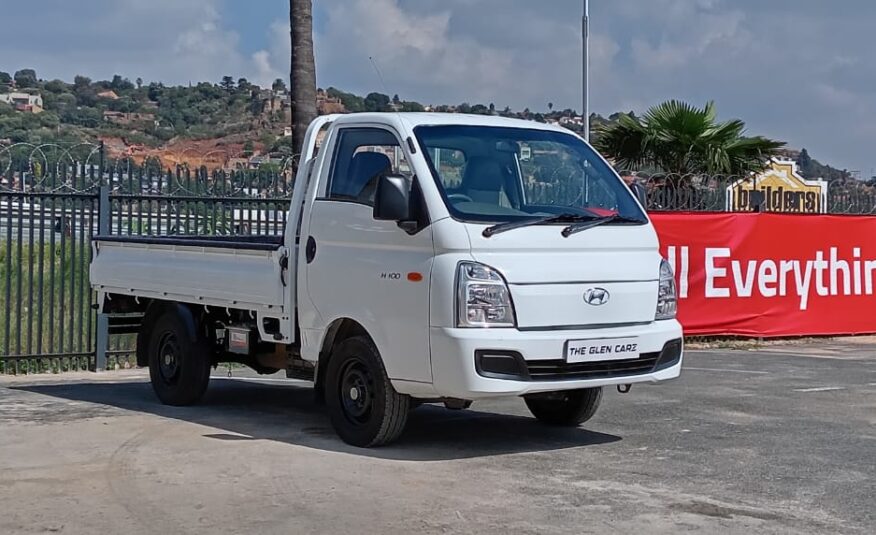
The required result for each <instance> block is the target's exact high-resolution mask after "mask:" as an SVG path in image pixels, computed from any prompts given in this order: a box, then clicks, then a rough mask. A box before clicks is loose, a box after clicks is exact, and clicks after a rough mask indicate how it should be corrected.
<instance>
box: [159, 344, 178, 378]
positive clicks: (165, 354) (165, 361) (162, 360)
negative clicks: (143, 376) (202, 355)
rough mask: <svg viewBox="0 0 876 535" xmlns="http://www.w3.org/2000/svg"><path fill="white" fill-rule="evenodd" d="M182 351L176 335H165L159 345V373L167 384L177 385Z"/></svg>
mask: <svg viewBox="0 0 876 535" xmlns="http://www.w3.org/2000/svg"><path fill="white" fill-rule="evenodd" d="M180 357H181V355H180V349H179V344H178V343H177V339H176V335H175V334H174V333H172V332H168V333H164V334H163V335H161V339H160V340H159V343H158V373H159V375H161V379H162V380H163V381H164V382H165V383H167V384H174V383H176V381H177V379H178V377H179V371H180V364H181V363H180Z"/></svg>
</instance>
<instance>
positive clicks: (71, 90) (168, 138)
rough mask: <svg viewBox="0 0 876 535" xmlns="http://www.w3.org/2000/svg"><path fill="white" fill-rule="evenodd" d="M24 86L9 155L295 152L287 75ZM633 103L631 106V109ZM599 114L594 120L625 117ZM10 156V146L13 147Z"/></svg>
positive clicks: (225, 156)
mask: <svg viewBox="0 0 876 535" xmlns="http://www.w3.org/2000/svg"><path fill="white" fill-rule="evenodd" d="M16 94H17V95H18V97H17V99H15V100H13V99H11V98H10V99H8V100H11V102H10V103H6V102H3V101H0V159H2V153H3V147H4V146H6V147H9V146H11V145H15V144H19V143H26V144H30V145H40V144H45V143H77V142H92V143H94V142H97V141H103V142H104V143H105V146H106V148H107V153H108V155H109V156H110V157H111V158H123V157H128V158H132V159H134V160H135V161H142V160H144V159H146V158H150V157H153V158H158V159H160V160H161V162H162V163H164V164H168V165H169V164H175V163H182V162H186V163H189V164H193V165H207V166H208V167H227V166H229V165H231V164H234V165H241V159H242V158H243V159H244V160H243V163H246V160H245V159H246V158H251V157H253V156H257V155H263V156H266V157H267V158H265V157H262V158H261V159H260V160H259V162H265V161H267V162H271V161H273V162H278V163H279V162H282V161H284V160H285V159H287V158H288V157H290V156H292V154H293V149H292V146H291V143H290V139H291V138H290V137H288V136H289V134H290V133H291V132H290V130H289V128H288V125H289V124H290V123H291V113H290V112H291V107H290V98H289V93H288V91H287V88H286V84H285V82H283V80H279V79H278V80H276V81H275V82H274V83H273V84H272V87H270V88H262V87H259V86H258V85H256V84H252V83H250V82H249V81H247V80H246V79H244V78H240V79H238V80H234V78H232V77H231V76H225V77H224V78H223V79H222V80H220V81H219V82H218V83H211V82H200V83H198V84H196V85H190V86H166V85H164V84H161V83H155V82H153V83H150V84H148V85H147V84H144V82H143V81H142V80H141V79H139V78H138V79H137V80H135V81H134V82H131V81H130V80H128V79H127V78H123V77H121V76H119V75H116V76H114V77H113V78H112V79H111V80H100V81H93V80H91V79H89V78H87V77H84V76H76V77H75V78H74V80H73V82H72V83H67V82H64V81H62V80H50V81H47V80H42V79H39V78H38V76H37V73H36V72H34V71H33V70H31V69H22V70H20V71H17V72H15V74H14V76H13V75H10V74H9V73H6V72H2V71H0V99H2V98H3V95H11V96H13V97H14V96H15V95H16ZM318 107H319V110H320V112H321V113H343V112H361V111H424V110H428V111H436V112H459V113H474V114H484V115H502V116H506V117H517V118H522V119H529V120H534V121H539V122H553V123H557V124H561V125H563V126H565V127H567V128H570V129H572V130H576V131H580V130H581V129H582V127H583V121H582V118H581V116H580V115H578V114H577V113H576V112H575V111H574V110H571V109H565V110H555V109H553V105H552V104H549V105H548V111H547V112H533V111H530V110H529V109H525V110H523V111H514V110H511V109H510V108H504V109H502V110H499V109H497V108H496V106H495V105H494V104H492V103H489V104H470V103H462V104H458V105H435V106H427V105H423V104H421V103H419V102H415V101H407V100H402V99H401V98H399V96H398V95H395V96H393V97H390V96H388V95H384V94H381V93H370V94H368V95H366V96H364V97H362V96H359V95H355V94H353V93H348V92H345V91H342V90H340V89H337V88H334V87H330V88H328V89H326V90H324V91H323V90H320V91H319V97H318ZM631 113H632V112H631ZM618 117H620V114H613V115H611V116H609V117H608V118H604V117H602V116H599V115H592V116H591V117H590V120H591V125H594V126H595V125H598V124H604V123H606V122H613V121H616V120H617V119H618ZM5 152H6V153H7V154H6V156H7V158H8V156H9V155H8V153H9V152H10V151H8V150H7V151H5ZM794 156H795V157H799V158H800V167H801V171H802V172H803V174H804V176H807V177H813V178H814V177H819V176H820V177H824V178H826V179H829V180H833V179H838V178H848V176H849V175H848V173H846V172H844V171H840V170H838V169H834V168H832V167H829V166H825V165H822V164H821V163H819V162H818V161H816V160H814V159H812V158H811V157H810V156H809V154H808V152H807V151H806V150H805V149H804V150H803V151H802V152H800V153H795V154H794Z"/></svg>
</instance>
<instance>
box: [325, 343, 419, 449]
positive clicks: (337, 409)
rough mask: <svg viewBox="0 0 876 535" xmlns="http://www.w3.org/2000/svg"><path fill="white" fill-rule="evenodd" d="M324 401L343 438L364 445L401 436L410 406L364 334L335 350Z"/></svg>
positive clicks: (377, 443)
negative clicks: (397, 390) (392, 381)
mask: <svg viewBox="0 0 876 535" xmlns="http://www.w3.org/2000/svg"><path fill="white" fill-rule="evenodd" d="M325 401H326V405H328V410H329V415H330V417H331V422H332V426H333V427H334V428H335V432H337V434H338V436H340V437H341V440H343V441H344V442H346V443H347V444H350V445H353V446H358V447H361V448H369V447H374V446H383V445H386V444H389V443H390V442H392V441H394V440H396V439H397V438H398V437H399V436H401V434H402V432H403V431H404V428H405V424H406V423H407V420H408V412H409V410H410V406H411V398H410V397H409V396H406V395H403V394H399V393H398V392H396V391H395V389H394V388H393V387H392V384H391V383H390V381H389V377H388V376H387V374H386V369H384V367H383V362H382V361H381V359H380V354H379V353H378V352H377V348H376V347H375V346H374V342H372V341H371V340H370V339H369V338H367V337H365V336H354V337H351V338H347V339H346V340H344V341H342V342H340V343H339V344H338V345H336V346H335V348H334V349H333V350H332V356H331V359H330V360H329V365H328V370H327V372H326V385H325Z"/></svg>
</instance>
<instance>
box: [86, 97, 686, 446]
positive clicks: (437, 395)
mask: <svg viewBox="0 0 876 535" xmlns="http://www.w3.org/2000/svg"><path fill="white" fill-rule="evenodd" d="M318 138H324V141H323V142H322V144H321V145H320V147H319V149H317V139H318ZM301 162H302V163H301V165H300V168H299V170H298V174H297V176H296V178H295V184H294V190H293V195H292V202H291V208H290V212H289V214H288V218H287V226H286V229H285V234H284V235H283V236H282V237H281V236H277V237H276V239H274V238H273V237H270V236H267V237H266V236H252V237H247V236H236V237H215V238H205V237H185V236H167V237H164V236H161V237H120V236H99V237H97V238H96V239H95V241H94V260H93V263H92V265H91V282H92V285H93V286H94V288H95V290H96V291H97V292H98V297H99V303H100V310H101V312H102V313H104V314H107V315H109V316H110V317H112V316H113V315H125V316H126V317H127V318H129V319H130V317H131V316H132V315H133V316H134V317H138V319H139V327H138V329H139V331H138V332H139V336H138V342H137V361H138V364H140V365H141V366H148V367H149V371H150V376H151V380H152V385H153V387H154V390H155V392H156V394H157V395H158V398H159V399H160V400H161V401H162V402H164V403H167V404H172V405H186V404H191V403H194V402H196V401H198V400H199V399H200V398H201V396H202V395H203V393H204V391H205V389H206V387H207V383H208V381H209V377H210V369H211V367H213V366H215V365H217V364H218V363H220V362H239V363H244V364H247V365H249V366H251V367H253V368H254V369H255V370H256V371H258V372H260V373H274V372H278V371H281V370H285V371H286V373H287V376H288V377H292V378H299V379H307V380H311V381H313V382H314V384H315V388H316V389H317V395H318V399H321V400H323V399H324V401H325V403H326V405H327V406H328V411H329V413H330V417H331V421H332V424H333V426H334V428H335V430H336V431H337V433H338V434H339V435H340V437H341V438H342V439H343V440H344V441H346V442H348V443H350V444H353V445H356V446H363V447H367V446H376V445H381V444H386V443H388V442H390V441H392V440H394V439H396V438H397V437H399V436H400V434H401V433H402V431H403V429H404V427H405V422H406V419H407V416H408V412H409V411H410V410H411V409H412V408H413V407H416V406H417V405H419V404H421V403H445V404H446V405H447V406H448V407H449V408H465V407H468V406H469V405H470V403H471V402H472V401H476V400H479V399H485V398H495V397H502V396H519V397H523V399H524V400H525V402H526V405H527V406H528V407H529V409H530V411H531V412H532V414H533V415H534V416H535V417H536V418H538V419H540V420H542V421H544V422H546V423H548V424H553V425H573V426H575V425H579V424H580V423H582V422H584V421H586V420H587V419H589V418H590V417H591V416H592V415H593V414H594V412H595V411H596V408H597V407H598V405H599V403H600V401H601V399H602V387H604V386H610V385H617V386H618V389H619V390H622V391H625V390H628V388H629V385H631V384H633V383H642V382H658V381H663V380H667V379H673V378H676V377H678V376H679V374H680V372H681V364H682V352H683V348H682V331H681V327H680V325H679V323H678V322H677V321H676V319H675V312H676V292H675V281H674V278H673V273H672V269H671V268H670V266H669V264H668V263H667V262H666V261H665V260H664V259H662V258H661V256H660V254H659V252H658V241H657V235H656V233H655V231H654V228H653V227H652V226H651V224H650V222H649V220H648V217H647V215H646V213H645V211H644V210H643V209H642V206H641V204H640V202H639V201H637V199H636V198H635V197H634V196H633V195H632V194H631V192H630V190H629V189H628V188H626V187H625V185H624V183H623V182H622V181H621V179H620V178H619V177H618V175H617V174H616V173H615V172H614V171H613V170H612V169H611V167H610V166H609V165H608V164H607V163H606V161H605V160H604V159H602V158H601V157H600V156H599V155H598V154H597V153H596V152H595V151H594V150H593V149H592V148H591V147H590V146H589V145H588V144H587V143H586V142H585V141H584V140H582V139H581V138H580V137H578V136H577V135H575V134H573V133H572V132H569V131H567V130H565V129H562V128H559V127H555V126H551V125H544V124H537V123H532V122H525V121H519V120H511V119H504V118H498V117H484V116H465V115H451V114H400V113H395V114H352V115H343V116H325V117H321V118H319V119H317V120H316V121H314V122H313V124H312V125H311V126H310V128H309V130H308V132H307V136H306V145H305V146H304V147H303V152H302V158H301Z"/></svg>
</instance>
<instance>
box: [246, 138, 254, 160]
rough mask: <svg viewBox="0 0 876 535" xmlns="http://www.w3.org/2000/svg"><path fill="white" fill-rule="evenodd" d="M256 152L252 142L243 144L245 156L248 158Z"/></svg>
mask: <svg viewBox="0 0 876 535" xmlns="http://www.w3.org/2000/svg"><path fill="white" fill-rule="evenodd" d="M254 151H255V144H254V143H253V142H252V140H248V141H247V142H246V143H244V144H243V155H244V156H246V157H249V156H252V153H253V152H254Z"/></svg>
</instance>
